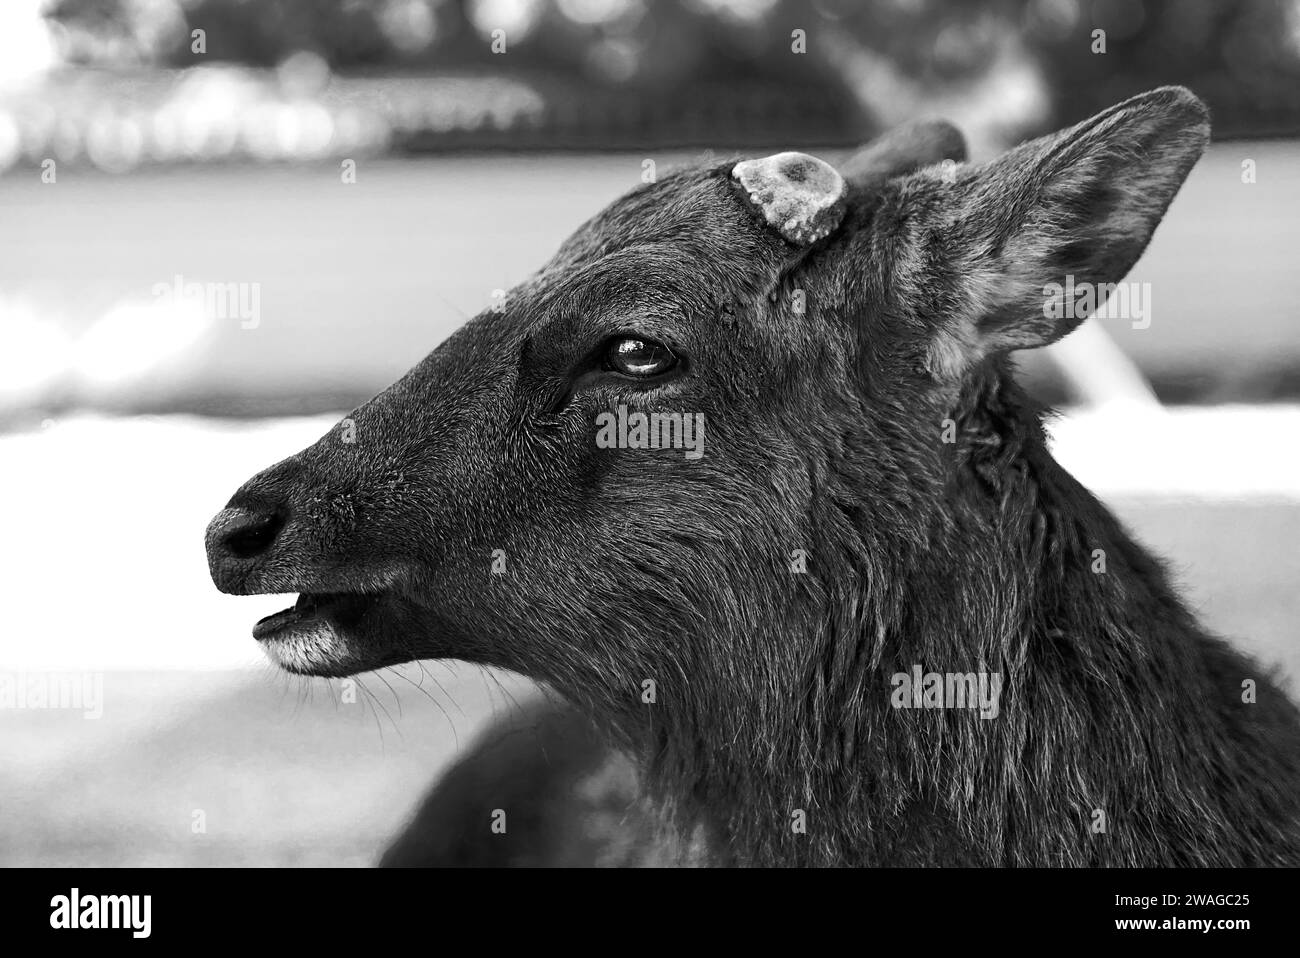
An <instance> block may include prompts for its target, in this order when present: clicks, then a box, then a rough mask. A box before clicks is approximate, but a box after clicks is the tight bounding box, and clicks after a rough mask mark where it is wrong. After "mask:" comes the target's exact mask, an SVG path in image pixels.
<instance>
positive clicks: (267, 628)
mask: <svg viewBox="0 0 1300 958" xmlns="http://www.w3.org/2000/svg"><path fill="white" fill-rule="evenodd" d="M378 599H379V596H377V595H366V594H361V593H355V592H304V593H302V595H300V596H298V601H297V602H296V603H294V605H293V607H292V608H289V609H282V610H281V611H279V612H276V613H274V614H272V615H268V616H267V617H266V618H264V619H260V620H259V621H258V622H257V624H256V625H254V626H253V638H255V639H257V640H258V641H259V642H260V641H264V640H266V639H273V638H277V637H279V636H283V635H285V634H287V633H289V632H293V631H295V630H297V629H299V628H304V627H310V626H312V625H314V624H318V623H320V622H329V623H330V624H331V625H336V626H343V627H347V626H349V625H354V624H355V623H356V622H357V621H358V620H359V619H360V618H361V616H362V615H364V614H365V613H366V612H367V611H369V609H370V607H371V606H373V605H374V604H375V602H376V601H378Z"/></svg>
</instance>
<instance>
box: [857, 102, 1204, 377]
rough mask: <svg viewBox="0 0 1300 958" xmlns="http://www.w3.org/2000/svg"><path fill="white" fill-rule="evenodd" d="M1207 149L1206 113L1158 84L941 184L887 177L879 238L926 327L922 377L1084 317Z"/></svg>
mask: <svg viewBox="0 0 1300 958" xmlns="http://www.w3.org/2000/svg"><path fill="white" fill-rule="evenodd" d="M1208 143H1209V114H1208V112H1207V110H1206V108H1205V105H1204V104H1203V103H1202V102H1201V101H1200V100H1198V99H1197V98H1196V97H1195V96H1193V95H1192V93H1191V92H1190V91H1188V90H1185V89H1183V88H1181V87H1162V88H1160V89H1157V90H1152V91H1150V92H1149V93H1144V94H1141V95H1140V96H1136V97H1133V98H1132V99H1130V100H1126V101H1124V102H1123V103H1121V104H1119V105H1117V106H1114V107H1111V108H1110V109H1109V110H1105V111H1103V112H1102V113H1099V114H1098V115H1097V116H1095V117H1092V118H1091V119H1089V120H1085V121H1084V122H1083V123H1080V124H1078V125H1077V126H1074V127H1071V128H1069V129H1067V130H1063V131H1061V132H1059V133H1056V134H1052V135H1050V136H1046V137H1042V138H1040V139H1038V140H1032V141H1030V142H1028V143H1025V144H1022V145H1021V146H1018V147H1016V148H1015V149H1013V150H1011V151H1010V152H1008V153H1006V154H1004V155H1003V156H1000V157H998V158H997V159H995V160H992V161H990V162H989V163H985V164H983V165H981V166H977V167H969V166H968V167H963V168H962V169H961V170H960V171H958V173H957V175H956V176H955V177H954V178H952V180H951V182H948V181H946V180H945V179H944V178H942V177H939V176H936V175H935V171H933V170H923V171H918V172H917V173H915V174H912V175H910V176H907V177H903V178H901V179H898V180H895V181H893V182H891V183H890V184H889V185H888V186H887V188H886V189H885V191H884V192H883V193H882V208H883V209H885V210H887V211H888V215H886V216H878V225H877V227H876V229H877V230H878V231H880V235H879V236H878V241H880V242H882V243H883V242H887V243H888V248H889V249H890V250H891V253H890V257H891V259H890V261H891V263H892V264H893V266H892V273H893V275H894V279H895V280H896V281H897V282H896V287H895V288H897V289H899V290H901V291H902V292H901V295H902V296H903V297H904V298H905V299H906V301H907V302H906V308H907V309H908V310H909V311H911V312H913V313H914V314H916V315H917V316H918V317H922V318H924V319H925V320H926V321H927V322H928V323H929V324H930V325H931V326H932V328H933V329H934V330H935V338H934V341H933V348H932V350H931V352H932V355H931V363H930V365H931V369H932V371H933V372H934V373H935V374H936V375H937V376H940V377H943V376H949V377H950V376H953V375H956V374H960V372H961V371H962V370H964V369H968V368H970V367H971V366H972V365H973V364H974V363H976V362H978V361H979V360H980V359H982V358H983V357H984V356H987V355H989V354H991V353H997V352H1005V351H1008V350H1013V349H1024V348H1032V347H1037V346H1044V345H1047V344H1048V343H1051V342H1054V341H1056V340H1057V339H1060V338H1061V337H1062V336H1065V335H1066V334H1067V333H1069V332H1070V331H1071V330H1072V329H1074V328H1075V327H1076V326H1078V325H1079V323H1081V322H1083V320H1084V319H1086V318H1087V317H1088V316H1089V315H1091V314H1092V311H1094V310H1095V309H1096V308H1097V307H1098V306H1099V305H1100V304H1101V302H1102V301H1103V300H1104V298H1105V296H1107V295H1109V293H1110V292H1111V291H1113V289H1114V288H1115V286H1116V284H1119V283H1120V281H1121V280H1123V279H1124V276H1125V274H1127V273H1128V271H1129V270H1130V269H1131V268H1132V266H1133V264H1134V263H1135V262H1137V259H1138V257H1139V256H1141V254H1142V251H1143V250H1144V249H1145V248H1146V245H1147V243H1148V242H1149V241H1150V239H1151V235H1152V233H1153V232H1154V231H1155V228H1156V226H1157V225H1158V224H1159V222H1160V220H1161V218H1162V217H1163V216H1164V214H1165V210H1166V209H1167V208H1168V206H1169V204H1170V202H1172V200H1173V198H1174V196H1175V194H1176V193H1177V192H1178V189H1179V187H1181V186H1182V184H1183V181H1184V180H1185V179H1186V177H1187V174H1188V173H1189V172H1190V171H1191V168H1192V166H1193V165H1194V164H1195V163H1196V161H1197V160H1198V159H1199V158H1200V156H1201V154H1202V152H1204V150H1205V148H1206V146H1207V145H1208ZM1067 289H1082V290H1084V291H1085V293H1091V295H1087V296H1085V299H1084V300H1081V301H1080V302H1081V304H1087V305H1080V308H1073V307H1074V305H1075V304H1074V303H1073V301H1072V302H1070V303H1066V302H1065V301H1064V297H1066V296H1068V295H1069V294H1067V293H1066V292H1065V290H1067ZM1067 306H1068V307H1070V308H1066V307H1067Z"/></svg>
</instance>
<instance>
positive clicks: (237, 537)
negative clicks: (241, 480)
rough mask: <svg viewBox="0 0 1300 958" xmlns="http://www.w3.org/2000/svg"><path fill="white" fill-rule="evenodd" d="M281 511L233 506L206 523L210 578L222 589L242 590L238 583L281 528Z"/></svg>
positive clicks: (284, 518)
mask: <svg viewBox="0 0 1300 958" xmlns="http://www.w3.org/2000/svg"><path fill="white" fill-rule="evenodd" d="M285 522H286V516H285V514H284V512H283V511H279V510H264V509H250V508H245V507H243V506H232V507H230V508H227V509H223V510H222V511H221V512H218V513H217V515H216V517H215V518H213V520H212V521H211V522H210V523H208V531H207V535H206V536H205V539H204V544H205V545H206V547H207V551H208V570H209V571H210V572H211V573H212V581H213V582H214V583H216V586H217V588H219V589H221V590H222V591H223V592H238V591H241V588H240V584H241V583H242V582H243V581H244V580H245V579H246V578H247V577H248V574H249V572H250V571H251V570H252V568H253V567H254V566H255V565H256V564H257V560H258V558H259V557H261V556H262V555H264V554H265V553H266V552H267V551H268V550H270V548H271V546H272V545H274V544H275V540H276V539H277V538H278V537H279V535H280V532H281V530H282V529H284V526H285Z"/></svg>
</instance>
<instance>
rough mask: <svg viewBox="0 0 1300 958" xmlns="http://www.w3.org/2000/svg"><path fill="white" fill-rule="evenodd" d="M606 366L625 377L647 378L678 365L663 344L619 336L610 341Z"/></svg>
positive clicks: (670, 351) (674, 357)
mask: <svg viewBox="0 0 1300 958" xmlns="http://www.w3.org/2000/svg"><path fill="white" fill-rule="evenodd" d="M605 365H606V367H607V368H609V369H612V370H614V371H615V372H619V373H622V374H623V375H625V376H637V377H640V378H645V377H648V376H658V375H661V374H663V373H666V372H668V370H670V369H672V368H673V367H674V366H676V365H677V357H676V356H675V355H673V351H672V350H671V349H669V348H668V347H667V346H665V345H664V344H663V343H656V342H654V341H653V340H650V339H639V338H637V337H635V336H618V337H615V338H614V339H612V340H610V344H609V349H608V350H606V353H605Z"/></svg>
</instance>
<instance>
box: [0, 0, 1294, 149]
mask: <svg viewBox="0 0 1300 958" xmlns="http://www.w3.org/2000/svg"><path fill="white" fill-rule="evenodd" d="M45 16H46V17H47V21H48V23H49V24H51V27H52V30H53V40H54V44H55V47H56V48H57V51H58V57H59V59H60V61H61V63H62V64H64V65H65V66H66V67H69V68H70V69H64V70H56V71H54V72H53V73H51V74H49V75H48V76H47V77H46V79H45V80H44V83H45V87H44V89H43V91H42V94H41V95H40V96H38V97H33V96H31V95H30V93H29V92H23V93H21V94H20V95H14V96H11V97H9V98H6V97H5V96H4V95H3V89H2V88H0V170H3V169H4V168H5V167H6V166H8V165H12V163H14V162H17V160H18V158H19V157H20V156H26V157H29V158H33V157H39V156H43V155H48V154H51V153H52V154H54V155H57V156H59V157H61V158H63V159H75V158H77V157H79V156H89V158H90V159H91V160H92V161H93V162H94V163H95V164H96V165H99V166H101V167H103V168H106V169H114V168H123V169H125V168H130V167H131V166H133V165H134V164H135V163H137V162H143V161H147V160H151V159H152V160H156V161H163V162H165V161H170V160H174V159H219V158H225V157H231V156H251V157H254V158H259V159H288V158H311V157H314V156H323V155H335V156H338V155H352V154H353V153H356V152H366V151H371V152H373V151H378V150H384V149H395V150H399V151H401V150H428V149H448V148H458V147H472V148H484V147H497V146H509V147H515V148H529V147H608V148H654V147H668V146H700V145H708V146H715V147H724V148H728V147H734V148H744V147H757V146H762V145H784V146H786V147H787V148H788V147H798V146H804V145H813V144H817V145H836V144H839V145H848V144H849V143H852V142H855V141H858V140H860V139H862V138H863V137H865V136H868V135H871V134H872V133H873V132H875V129H876V128H878V127H882V126H888V125H891V124H893V123H897V122H899V121H900V120H904V119H907V118H908V117H910V116H913V115H915V114H918V113H930V114H942V115H946V116H949V117H950V118H952V119H953V120H955V121H956V122H958V123H959V124H960V125H962V126H963V127H964V128H965V129H966V130H967V131H968V133H969V134H970V135H971V137H972V140H973V142H974V144H975V146H976V148H977V149H981V150H987V149H990V148H996V147H1002V146H1006V145H1008V144H1009V143H1011V142H1014V141H1015V140H1017V139H1020V138H1023V137H1025V136H1028V135H1031V134H1035V133H1039V132H1042V131H1044V130H1047V129H1050V128H1054V127H1057V126H1060V125H1062V124H1065V123H1068V122H1073V121H1076V120H1078V119H1081V118H1082V117H1085V116H1087V115H1089V114H1091V113H1093V112H1096V111H1097V110H1099V109H1102V108H1104V107H1105V106H1108V105H1110V104H1112V103H1115V102H1117V101H1118V100H1121V99H1123V98H1124V97H1126V96H1129V95H1132V94H1134V93H1137V92H1140V91H1142V90H1144V89H1148V88H1150V87H1154V86H1158V85H1161V84H1167V83H1181V84H1185V85H1187V86H1190V87H1191V88H1192V89H1194V90H1195V91H1196V92H1197V93H1198V94H1200V95H1201V96H1202V97H1203V98H1204V99H1206V100H1207V102H1208V103H1209V104H1210V106H1211V109H1212V110H1213V112H1214V118H1215V132H1216V136H1219V137H1223V136H1236V135H1296V134H1298V133H1300V93H1298V92H1297V91H1300V0H1241V2H1232V3H1229V2H1221V0H879V2H861V0H811V2H807V0H656V2H654V3H653V4H652V3H650V2H649V0H257V2H251V0H53V2H52V3H51V4H50V5H48V6H47V7H46V10H45ZM1098 30H1101V31H1104V33H1105V38H1104V42H1105V52H1104V53H1100V52H1098V51H1097V41H1096V31H1098ZM194 31H202V41H203V49H202V51H201V52H196V49H195V47H196V44H195V40H194V35H195V34H194ZM796 31H803V32H804V34H805V35H806V38H805V42H806V49H807V52H806V54H805V55H794V54H795V53H796V52H797V51H795V50H793V49H792V45H793V44H794V43H795V42H796V41H795V40H794V39H793V38H794V37H795V36H797V34H796ZM502 43H504V51H502V49H501V44H502ZM494 45H495V52H494ZM503 52H504V55H502V54H503Z"/></svg>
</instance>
